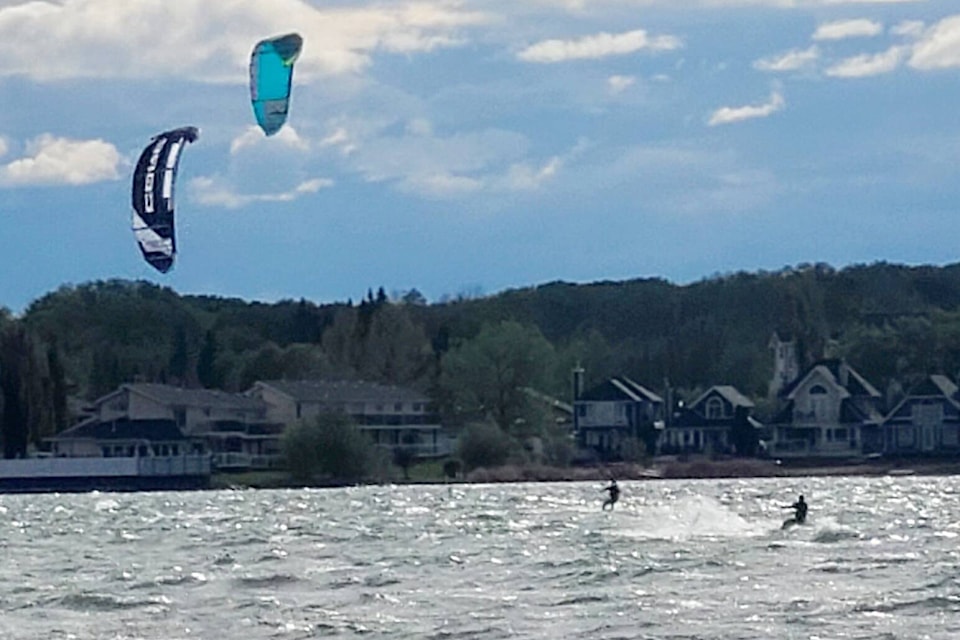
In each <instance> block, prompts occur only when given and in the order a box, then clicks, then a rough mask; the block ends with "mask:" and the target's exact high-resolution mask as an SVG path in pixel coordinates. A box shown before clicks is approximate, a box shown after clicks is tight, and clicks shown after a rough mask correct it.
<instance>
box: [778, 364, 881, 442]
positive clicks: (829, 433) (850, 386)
mask: <svg viewBox="0 0 960 640" xmlns="http://www.w3.org/2000/svg"><path fill="white" fill-rule="evenodd" d="M778 401H779V403H780V410H779V411H778V412H777V414H776V415H775V416H774V418H773V419H772V420H771V421H770V425H769V429H770V434H771V436H772V438H771V440H770V442H769V443H768V447H769V453H770V454H771V455H773V456H775V457H777V458H782V459H800V458H833V459H840V458H857V457H861V456H864V455H868V454H873V453H880V452H881V451H882V448H883V443H882V436H881V432H880V425H881V423H882V422H883V413H882V410H883V407H882V402H883V397H882V395H881V394H880V392H879V391H877V390H876V389H875V388H874V387H873V385H871V384H870V383H869V382H867V380H865V379H864V378H863V376H861V375H860V374H859V373H857V372H856V370H854V368H853V367H851V366H850V364H849V363H847V362H846V361H845V360H841V359H836V358H833V359H824V360H819V361H817V362H815V363H813V364H812V365H810V366H809V367H808V368H807V369H806V370H805V371H804V372H803V373H802V374H800V375H799V376H798V377H797V379H795V380H794V381H793V382H791V383H790V384H788V385H787V386H786V387H784V388H783V389H782V390H781V391H780V394H779V396H778Z"/></svg>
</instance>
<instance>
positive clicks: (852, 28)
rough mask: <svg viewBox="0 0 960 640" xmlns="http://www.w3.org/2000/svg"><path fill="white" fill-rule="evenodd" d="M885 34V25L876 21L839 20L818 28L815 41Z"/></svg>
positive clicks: (814, 37)
mask: <svg viewBox="0 0 960 640" xmlns="http://www.w3.org/2000/svg"><path fill="white" fill-rule="evenodd" d="M881 33H883V25H882V24H880V23H879V22H876V21H874V20H867V19H866V18H859V19H857V20H838V21H836V22H827V23H824V24H821V25H820V26H819V27H817V30H816V31H814V33H813V39H814V40H843V39H846V38H872V37H873V36H878V35H880V34H881Z"/></svg>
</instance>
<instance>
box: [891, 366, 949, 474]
mask: <svg viewBox="0 0 960 640" xmlns="http://www.w3.org/2000/svg"><path fill="white" fill-rule="evenodd" d="M883 453H884V454H885V455H891V456H903V455H927V456H931V455H942V454H952V455H956V454H957V453H960V398H958V387H957V385H956V384H954V383H953V382H952V381H951V380H950V379H949V378H947V376H944V375H937V374H935V375H930V376H927V378H926V379H924V380H923V381H922V382H920V383H919V384H917V385H916V386H915V387H913V388H912V389H910V391H909V392H908V393H907V395H906V396H905V397H904V398H903V399H901V400H900V401H899V402H898V403H897V404H896V406H894V408H893V409H892V410H891V411H890V413H889V414H888V415H887V417H886V418H884V420H883Z"/></svg>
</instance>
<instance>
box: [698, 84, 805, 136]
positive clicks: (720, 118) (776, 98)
mask: <svg viewBox="0 0 960 640" xmlns="http://www.w3.org/2000/svg"><path fill="white" fill-rule="evenodd" d="M785 106H786V101H785V100H784V99H783V96H782V95H781V94H780V93H779V92H776V91H774V92H773V93H771V94H770V99H769V100H767V102H765V103H764V104H759V105H748V106H745V107H721V108H720V109H717V110H716V111H714V112H713V114H712V115H711V116H710V120H709V121H708V122H707V124H709V125H710V126H711V127H714V126H717V125H720V124H730V123H733V122H742V121H744V120H753V119H754V118H766V117H767V116H770V115H773V114H774V113H776V112H777V111H780V110H781V109H783V108H784V107H785Z"/></svg>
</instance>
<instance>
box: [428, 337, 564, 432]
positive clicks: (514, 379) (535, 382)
mask: <svg viewBox="0 0 960 640" xmlns="http://www.w3.org/2000/svg"><path fill="white" fill-rule="evenodd" d="M555 370H556V367H555V353H554V350H553V347H552V346H551V345H550V343H549V342H547V339H546V338H544V337H543V334H541V333H540V331H539V330H538V329H537V328H536V327H525V326H523V325H521V324H520V323H518V322H514V321H505V322H500V323H498V324H488V325H484V326H483V328H482V329H481V330H480V333H479V334H477V336H476V337H475V338H473V339H472V340H465V341H462V342H460V343H459V344H457V345H456V346H455V347H454V348H453V349H451V350H450V351H448V352H447V353H446V354H445V355H444V356H443V360H442V361H441V376H440V384H441V386H442V387H444V388H445V389H446V390H447V391H448V393H449V394H450V396H451V397H452V398H453V401H454V403H455V409H454V410H455V412H457V413H463V414H466V415H470V414H476V413H477V412H480V413H483V414H486V415H488V416H490V417H491V418H492V419H493V421H494V422H495V423H496V424H497V426H499V427H500V428H501V429H502V430H503V431H504V432H505V433H512V430H513V429H514V427H515V426H516V424H517V423H518V421H520V422H521V423H522V422H523V421H524V419H525V418H527V417H528V416H529V415H530V402H531V400H530V396H529V395H528V394H527V392H526V391H525V389H526V388H528V387H530V388H534V389H541V388H543V387H544V386H545V385H546V384H547V383H548V381H549V379H550V375H551V372H554V371H555Z"/></svg>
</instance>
